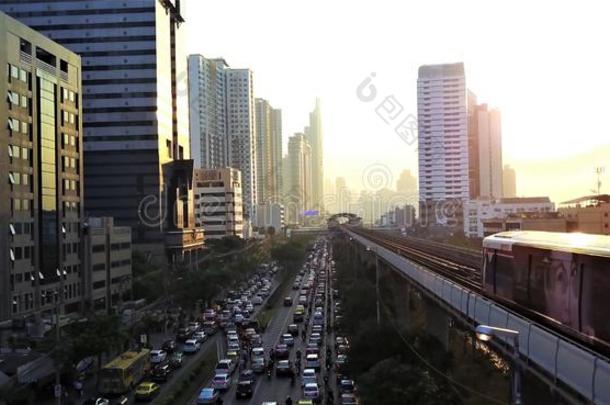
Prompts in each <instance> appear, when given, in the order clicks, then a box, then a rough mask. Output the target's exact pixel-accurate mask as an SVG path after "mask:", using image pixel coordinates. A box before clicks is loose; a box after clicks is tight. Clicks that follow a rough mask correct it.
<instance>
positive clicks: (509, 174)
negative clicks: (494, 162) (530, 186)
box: [502, 165, 517, 198]
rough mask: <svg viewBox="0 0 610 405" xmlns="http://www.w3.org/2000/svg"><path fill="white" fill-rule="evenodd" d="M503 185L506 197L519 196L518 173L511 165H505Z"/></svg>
mask: <svg viewBox="0 0 610 405" xmlns="http://www.w3.org/2000/svg"><path fill="white" fill-rule="evenodd" d="M502 186H503V190H504V191H503V194H504V195H503V197H504V198H513V197H516V196H517V174H516V173H515V169H513V168H512V167H510V166H509V165H504V170H503V175H502Z"/></svg>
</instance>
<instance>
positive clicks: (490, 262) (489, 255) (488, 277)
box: [485, 249, 496, 293]
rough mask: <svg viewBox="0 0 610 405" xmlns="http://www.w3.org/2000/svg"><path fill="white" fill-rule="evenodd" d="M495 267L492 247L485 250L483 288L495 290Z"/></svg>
mask: <svg viewBox="0 0 610 405" xmlns="http://www.w3.org/2000/svg"><path fill="white" fill-rule="evenodd" d="M495 267H496V251H495V250H493V249H486V250H485V289H486V290H487V291H492V292H493V293H495V292H496V282H495V278H494V274H495V271H496V269H495Z"/></svg>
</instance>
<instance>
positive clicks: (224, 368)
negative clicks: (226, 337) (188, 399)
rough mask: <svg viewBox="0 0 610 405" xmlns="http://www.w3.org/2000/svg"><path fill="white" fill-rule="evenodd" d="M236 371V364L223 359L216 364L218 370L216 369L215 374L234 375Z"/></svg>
mask: <svg viewBox="0 0 610 405" xmlns="http://www.w3.org/2000/svg"><path fill="white" fill-rule="evenodd" d="M233 371H235V363H234V362H233V361H232V360H231V359H222V360H220V361H219V362H218V364H216V368H215V369H214V373H216V374H222V373H226V374H229V375H230V374H233Z"/></svg>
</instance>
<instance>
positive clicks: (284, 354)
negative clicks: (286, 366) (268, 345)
mask: <svg viewBox="0 0 610 405" xmlns="http://www.w3.org/2000/svg"><path fill="white" fill-rule="evenodd" d="M288 358H290V349H288V345H286V344H283V343H282V344H279V345H277V346H275V359H276V360H288Z"/></svg>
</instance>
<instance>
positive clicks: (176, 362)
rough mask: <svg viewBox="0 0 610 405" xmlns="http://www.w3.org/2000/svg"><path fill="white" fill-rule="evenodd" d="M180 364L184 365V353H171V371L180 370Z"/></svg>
mask: <svg viewBox="0 0 610 405" xmlns="http://www.w3.org/2000/svg"><path fill="white" fill-rule="evenodd" d="M182 363H184V353H182V352H173V353H172V355H171V356H170V358H169V365H170V367H171V368H173V369H176V368H180V367H182Z"/></svg>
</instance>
